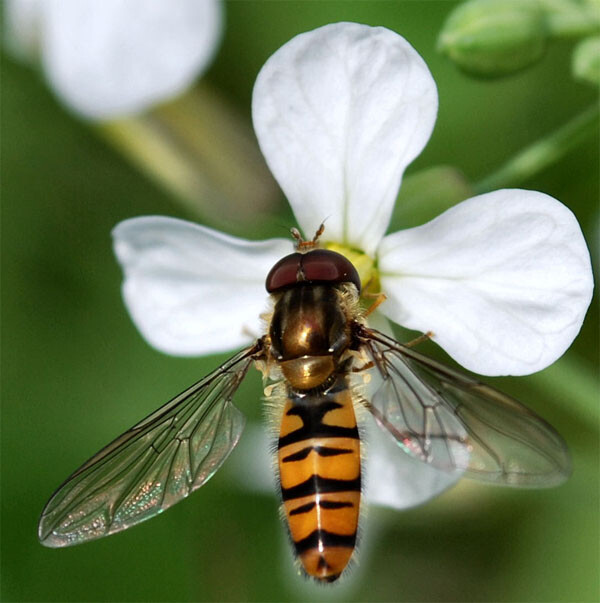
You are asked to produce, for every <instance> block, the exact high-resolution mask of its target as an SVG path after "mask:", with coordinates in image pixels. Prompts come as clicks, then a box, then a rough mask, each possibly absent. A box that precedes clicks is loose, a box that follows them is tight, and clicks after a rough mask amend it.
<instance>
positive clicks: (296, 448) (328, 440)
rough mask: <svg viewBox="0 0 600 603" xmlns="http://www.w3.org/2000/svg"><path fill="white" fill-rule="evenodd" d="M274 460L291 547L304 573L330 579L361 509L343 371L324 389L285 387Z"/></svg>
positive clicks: (347, 551)
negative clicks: (300, 390)
mask: <svg viewBox="0 0 600 603" xmlns="http://www.w3.org/2000/svg"><path fill="white" fill-rule="evenodd" d="M278 461H279V478H280V483H281V495H282V498H283V505H284V509H285V515H286V519H287V523H288V527H289V532H290V535H291V538H292V541H293V543H294V548H295V550H296V553H297V555H298V557H299V559H300V561H301V563H302V565H303V567H304V570H305V571H306V573H307V574H308V575H309V576H312V577H314V578H316V579H318V580H324V581H328V582H331V581H333V580H335V579H337V578H338V577H339V575H340V574H341V573H342V571H343V570H344V568H345V567H346V565H347V564H348V561H349V560H350V557H351V556H352V553H353V551H354V547H355V545H356V534H357V529H358V518H359V510H360V486H361V469H360V439H359V433H358V429H357V425H356V417H355V413H354V408H353V406H352V399H351V395H350V391H349V390H348V387H347V383H346V379H345V378H344V377H343V376H339V377H338V378H337V381H336V383H335V384H334V385H333V386H332V387H330V388H329V389H328V390H327V391H326V392H319V393H312V392H304V393H295V392H294V391H291V392H290V394H289V398H288V400H287V402H286V405H285V409H284V411H283V416H282V420H281V430H280V436H279V452H278Z"/></svg>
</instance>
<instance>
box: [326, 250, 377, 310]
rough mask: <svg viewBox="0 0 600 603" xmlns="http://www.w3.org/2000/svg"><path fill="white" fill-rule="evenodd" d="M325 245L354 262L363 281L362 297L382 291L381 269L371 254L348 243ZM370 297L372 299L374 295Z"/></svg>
mask: <svg viewBox="0 0 600 603" xmlns="http://www.w3.org/2000/svg"><path fill="white" fill-rule="evenodd" d="M323 247H324V248H325V249H329V250H331V251H336V252H337V253H341V254H342V255H343V256H344V257H346V258H348V259H349V260H350V261H351V262H352V264H353V265H354V267H355V268H356V270H357V271H358V275H359V276H360V282H361V283H362V291H361V298H364V297H367V296H372V295H373V294H377V293H379V292H380V291H381V284H380V282H379V271H378V269H377V265H376V262H375V260H374V259H373V258H372V257H371V256H369V255H367V254H366V253H365V252H364V251H361V250H360V249H354V248H352V247H347V246H346V245H340V244H339V243H331V242H329V243H324V244H323ZM370 299H371V301H372V297H370Z"/></svg>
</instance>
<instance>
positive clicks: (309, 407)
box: [279, 398, 359, 448]
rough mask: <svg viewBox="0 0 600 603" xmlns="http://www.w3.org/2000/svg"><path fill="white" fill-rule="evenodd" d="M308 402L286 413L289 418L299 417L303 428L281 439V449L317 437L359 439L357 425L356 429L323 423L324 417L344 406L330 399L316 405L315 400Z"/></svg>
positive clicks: (294, 406)
mask: <svg viewBox="0 0 600 603" xmlns="http://www.w3.org/2000/svg"><path fill="white" fill-rule="evenodd" d="M308 402H309V403H297V404H293V405H292V406H291V408H290V409H289V410H288V411H287V412H286V415H287V416H289V417H292V416H297V417H299V418H300V420H301V421H302V427H300V428H299V429H296V430H294V431H292V432H291V433H288V434H287V435H285V436H283V437H282V438H279V448H283V447H284V446H288V445H289V444H294V443H296V442H302V441H304V440H308V439H311V438H316V437H326V438H327V437H330V438H336V437H337V438H352V439H354V440H358V439H359V436H358V428H357V427H356V425H355V426H354V427H340V426H339V425H326V424H325V423H323V417H324V416H325V415H326V414H327V413H328V412H330V411H332V410H336V409H338V408H343V405H342V404H340V403H339V402H336V401H335V400H331V399H328V398H324V399H322V401H321V402H320V403H315V400H314V399H310V400H309V401H308Z"/></svg>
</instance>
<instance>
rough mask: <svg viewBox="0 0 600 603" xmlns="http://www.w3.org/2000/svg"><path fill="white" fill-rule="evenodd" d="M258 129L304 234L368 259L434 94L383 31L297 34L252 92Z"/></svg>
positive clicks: (407, 50)
mask: <svg viewBox="0 0 600 603" xmlns="http://www.w3.org/2000/svg"><path fill="white" fill-rule="evenodd" d="M252 113H253V120H254V127H255V130H256V134H257V136H258V140H259V143H260V146H261V149H262V151H263V153H264V155H265V157H266V159H267V163H268V164H269V167H270V168H271V170H272V171H273V174H274V175H275V177H276V178H277V180H278V182H279V184H280V185H281V187H282V189H283V191H284V192H285V194H286V195H287V198H288V200H289V202H290V203H291V205H292V208H293V210H294V213H295V215H296V219H297V220H298V223H299V225H300V226H301V227H302V229H303V230H304V234H305V235H306V236H312V235H313V234H314V232H315V231H316V229H317V227H318V226H319V224H320V223H321V222H322V221H323V220H326V223H325V224H326V228H325V234H324V237H323V239H324V240H326V241H329V240H331V241H337V242H339V243H344V244H348V245H352V246H356V247H359V248H361V249H363V250H364V251H366V252H367V253H370V254H372V253H374V251H375V249H376V248H377V245H378V244H379V241H380V240H381V237H382V236H383V234H384V233H385V230H386V228H387V226H388V223H389V219H390V215H391V212H392V208H393V205H394V200H395V198H396V194H397V192H398V187H399V186H400V180H401V178H402V174H403V172H404V169H405V168H406V166H407V165H408V164H409V163H410V162H411V161H412V160H413V159H414V158H415V157H416V156H417V155H418V154H419V153H420V152H421V150H422V148H423V147H424V146H425V144H426V142H427V140H428V139H429V136H430V134H431V131H432V129H433V124H434V122H435V116H436V113H437V91H436V88H435V82H434V81H433V79H432V77H431V74H430V73H429V70H428V69H427V66H426V65H425V63H424V61H423V59H421V57H420V56H419V55H418V54H417V52H416V51H415V50H414V49H413V48H412V46H410V44H409V43H408V42H407V41H406V40H404V38H402V37H400V36H399V35H398V34H396V33H394V32H392V31H390V30H388V29H385V28H383V27H368V26H366V25H358V24H356V23H336V24H333V25H326V26H325V27H321V28H319V29H316V30H314V31H311V32H308V33H304V34H301V35H299V36H296V37H295V38H293V39H292V40H291V41H289V42H288V43H287V44H285V45H284V46H282V47H281V48H280V49H279V50H278V51H277V52H276V53H275V54H274V55H273V56H272V57H271V58H270V59H269V60H268V61H267V62H266V64H265V66H264V67H263V68H262V70H261V72H260V73H259V75H258V78H257V80H256V84H255V86H254V96H253V103H252Z"/></svg>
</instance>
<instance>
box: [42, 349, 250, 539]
mask: <svg viewBox="0 0 600 603" xmlns="http://www.w3.org/2000/svg"><path fill="white" fill-rule="evenodd" d="M260 347H261V342H260V341H259V342H258V343H257V344H255V345H254V346H252V347H251V348H248V349H246V350H244V351H242V352H240V353H238V354H236V355H235V356H234V357H233V358H231V359H229V360H228V361H227V362H225V363H224V364H223V365H222V366H221V367H219V368H218V369H217V370H216V371H214V372H212V373H210V374H209V375H207V376H206V377H205V378H204V379H202V380H201V381H199V382H198V383H196V384H195V385H192V387H190V388H189V389H187V390H186V391H184V392H183V393H181V394H180V395H179V396H177V397H176V398H174V399H173V400H171V401H170V402H168V403H167V404H165V405H164V406H163V407H162V408H159V409H158V410H157V411H156V412H154V413H152V414H151V415H149V416H148V417H146V418H145V419H144V420H143V421H141V422H140V423H138V424H137V425H134V426H133V427H132V428H131V429H129V430H128V431H126V432H125V433H123V434H122V435H120V436H119V437H118V438H117V439H116V440H114V441H113V442H111V443H110V444H109V445H108V446H106V447H105V448H103V449H102V450H101V451H100V452H98V453H97V454H96V455H95V456H93V457H92V458H91V459H90V460H88V461H87V462H86V463H85V464H84V465H83V466H81V467H80V468H79V469H78V470H77V471H75V473H73V474H72V475H71V476H70V477H69V478H68V479H67V480H66V481H65V482H64V483H63V484H62V485H61V486H60V487H59V488H58V490H57V491H56V492H55V493H54V494H53V495H52V498H50V500H49V501H48V503H47V504H46V507H45V508H44V510H43V512H42V516H41V517H40V523H39V528H38V534H39V538H40V542H41V543H42V544H44V545H46V546H50V547H62V546H69V545H73V544H79V543H81V542H85V541H88V540H93V539H95V538H101V537H102V536H108V535H109V534H114V533H115V532H119V531H121V530H125V529H127V528H129V527H130V526H132V525H135V524H137V523H139V522H141V521H144V520H146V519H150V518H151V517H153V516H154V515H156V514H157V513H160V512H162V511H164V510H165V509H168V508H169V507H170V506H171V505H174V504H175V503H176V502H178V501H179V500H181V499H182V498H185V497H186V496H187V495H188V494H190V493H191V492H193V491H194V490H196V489H197V488H199V487H200V486H202V484H204V483H205V482H206V481H207V480H208V479H209V478H210V477H211V476H212V475H213V474H214V473H215V471H216V470H217V469H218V468H219V467H220V466H221V464H222V463H223V461H224V460H225V459H226V458H227V456H228V455H229V453H230V452H231V450H233V448H234V446H235V445H236V444H237V442H238V439H239V437H240V435H241V433H242V429H243V427H244V416H243V415H242V413H241V412H240V411H239V410H238V409H237V408H236V407H235V406H234V405H233V403H232V401H231V399H232V396H233V394H234V393H235V391H236V390H237V388H238V386H239V384H240V383H241V381H242V379H243V378H244V376H245V375H246V372H247V371H248V367H249V366H250V363H251V362H252V357H253V356H254V355H255V354H256V353H257V352H258V351H259V350H260Z"/></svg>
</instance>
